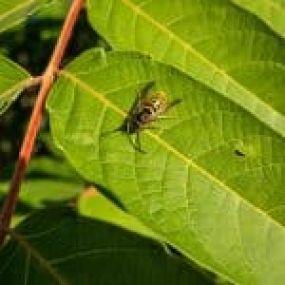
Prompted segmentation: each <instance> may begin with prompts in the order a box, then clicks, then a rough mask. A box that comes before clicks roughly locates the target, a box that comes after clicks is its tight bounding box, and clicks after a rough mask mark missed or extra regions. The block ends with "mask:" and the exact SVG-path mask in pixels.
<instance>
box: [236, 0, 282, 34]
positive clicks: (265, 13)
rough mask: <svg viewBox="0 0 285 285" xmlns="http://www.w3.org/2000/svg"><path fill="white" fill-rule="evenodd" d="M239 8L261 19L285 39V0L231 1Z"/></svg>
mask: <svg viewBox="0 0 285 285" xmlns="http://www.w3.org/2000/svg"><path fill="white" fill-rule="evenodd" d="M231 1H232V2H233V3H235V4H237V5H238V6H240V7H242V8H244V9H246V10H248V11H250V12H252V13H253V14H255V15H256V16H258V17H260V18H261V19H262V20H263V21H264V22H265V23H267V24H268V26H270V27H271V28H272V29H273V31H275V32H277V33H279V34H280V35H281V36H282V37H283V38H285V1H284V0H259V1H248V0H231Z"/></svg>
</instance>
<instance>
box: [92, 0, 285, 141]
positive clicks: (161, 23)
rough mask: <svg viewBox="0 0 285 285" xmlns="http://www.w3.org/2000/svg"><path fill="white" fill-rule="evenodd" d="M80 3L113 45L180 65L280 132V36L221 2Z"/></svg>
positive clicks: (283, 71)
mask: <svg viewBox="0 0 285 285" xmlns="http://www.w3.org/2000/svg"><path fill="white" fill-rule="evenodd" d="M248 2H254V3H255V2H258V3H259V2H260V1H248ZM262 2H266V1H262ZM267 2H270V1H267ZM271 2H274V1H271ZM275 2H277V1H275ZM279 2H281V1H279ZM87 4H88V11H89V19H90V22H91V24H92V25H93V27H94V28H95V30H96V31H98V32H99V33H101V35H102V36H103V37H105V38H106V39H107V40H108V41H109V42H110V44H111V45H112V46H113V47H114V48H115V49H119V50H134V51H140V52H143V53H145V54H148V55H150V56H151V57H152V58H154V59H156V60H159V61H162V62H165V63H167V64H171V65H173V66H175V67H177V68H179V69H180V70H182V71H183V72H185V73H187V74H189V75H190V76H191V77H193V78H194V79H197V80H198V81H200V82H202V83H203V84H205V85H207V86H209V87H210V88H211V89H213V90H215V91H217V92H218V93H220V94H221V95H223V96H224V97H226V98H228V99H230V100H231V101H233V102H235V103H236V104H238V105H239V106H241V107H242V108H243V109H245V110H246V111H247V112H250V113H251V114H252V115H254V116H255V117H256V118H257V119H258V120H260V121H261V122H263V123H264V124H265V125H267V126H268V127H269V128H271V129H272V130H274V131H275V132H276V133H278V134H280V135H281V136H283V137H285V117H284V113H285V100H284V96H283V94H284V92H285V85H284V81H285V68H284V63H285V44H284V39H281V38H280V37H279V36H278V35H276V34H275V33H273V32H272V30H271V29H269V28H268V26H267V25H266V24H265V23H264V22H263V21H261V20H260V19H258V18H257V17H256V16H255V15H253V14H251V13H248V12H246V11H245V10H243V9H240V8H238V7H237V6H236V5H234V4H232V3H231V2H230V1H225V0H211V1H200V0H178V1H172V0H158V1H144V0H99V1H90V0H89V1H87ZM252 5H259V4H252ZM260 5H261V4H260ZM280 11H281V12H280V13H283V14H284V7H280ZM279 18H280V17H279ZM283 21H285V20H284V17H283Z"/></svg>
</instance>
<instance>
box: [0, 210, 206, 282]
mask: <svg viewBox="0 0 285 285" xmlns="http://www.w3.org/2000/svg"><path fill="white" fill-rule="evenodd" d="M12 238H13V239H14V240H13V241H10V242H9V243H8V244H7V245H6V247H5V248H4V249H3V250H2V252H1V253H0V278H1V282H2V283H3V284H29V285H32V284H37V285H38V284H44V285H47V284H62V285H63V284H64V285H67V284H74V285H75V284H78V285H82V284H106V285H107V284H116V285H128V284H138V285H140V284H142V285H145V284H169V285H172V284H179V285H182V284H201V285H202V284H211V283H210V282H209V281H207V279H206V278H205V277H204V276H203V274H201V273H199V272H198V271H195V270H194V269H192V268H191V267H190V266H189V265H188V264H186V263H185V262H184V261H183V259H181V258H178V257H176V256H172V255H168V254H166V253H165V252H164V250H163V248H162V247H160V246H159V245H158V244H157V243H154V242H153V241H150V240H147V239H144V238H142V237H140V236H137V235H135V234H133V233H130V232H127V231H125V230H123V229H121V228H117V227H115V226H111V225H108V224H106V223H102V222H100V221H96V220H92V219H88V218H84V217H80V216H78V215H76V214H75V213H74V212H73V211H72V210H70V209H60V208H55V209H50V210H45V211H41V212H37V213H35V215H33V216H32V217H30V218H29V219H28V220H26V221H25V222H24V223H22V224H21V225H20V226H19V227H18V228H17V229H16V233H14V234H13V235H12Z"/></svg>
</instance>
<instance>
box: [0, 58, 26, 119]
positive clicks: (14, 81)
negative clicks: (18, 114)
mask: <svg viewBox="0 0 285 285" xmlns="http://www.w3.org/2000/svg"><path fill="white" fill-rule="evenodd" d="M30 79H31V76H30V75H29V74H28V73H27V72H26V71H25V70H24V69H22V68H21V67H20V66H18V65H17V64H16V63H14V62H12V61H11V60H9V59H8V58H6V57H4V56H1V55H0V115H1V114H2V113H3V112H4V111H5V110H6V109H7V108H8V107H9V106H10V105H11V104H12V102H13V101H14V100H16V98H17V97H18V95H19V94H20V92H21V91H22V90H23V88H24V87H25V86H26V85H27V83H28V82H29V80H30Z"/></svg>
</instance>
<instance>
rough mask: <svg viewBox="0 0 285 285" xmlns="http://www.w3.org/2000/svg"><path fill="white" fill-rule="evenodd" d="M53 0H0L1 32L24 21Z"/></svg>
mask: <svg viewBox="0 0 285 285" xmlns="http://www.w3.org/2000/svg"><path fill="white" fill-rule="evenodd" d="M52 1H53V0H0V33H1V32H3V31H5V30H7V29H9V28H10V27H12V26H14V25H16V24H18V23H20V22H22V21H23V20H25V19H26V18H27V17H28V16H30V15H31V14H33V13H34V12H36V11H37V10H39V8H41V7H43V6H45V5H48V4H50V2H52Z"/></svg>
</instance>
